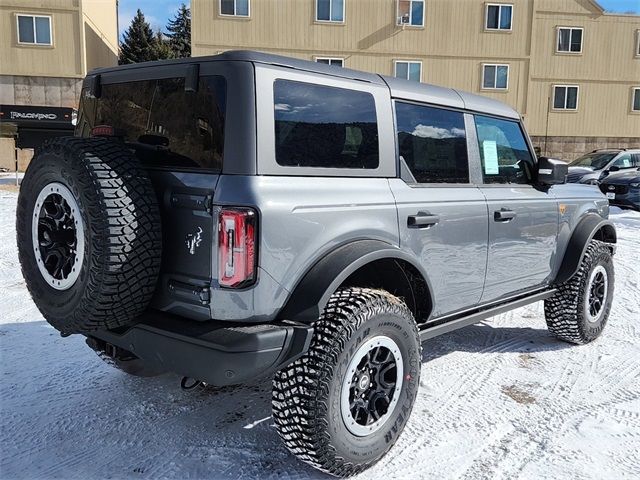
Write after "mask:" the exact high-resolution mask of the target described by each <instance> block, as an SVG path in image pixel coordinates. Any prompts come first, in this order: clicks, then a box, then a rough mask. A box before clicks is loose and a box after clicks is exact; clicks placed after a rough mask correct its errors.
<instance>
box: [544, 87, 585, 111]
mask: <svg viewBox="0 0 640 480" xmlns="http://www.w3.org/2000/svg"><path fill="white" fill-rule="evenodd" d="M574 87H575V89H576V108H567V99H568V98H569V95H568V91H569V90H568V89H569V88H574ZM556 88H564V89H565V95H564V108H557V107H556ZM579 107H580V85H553V88H552V95H551V108H552V109H553V110H555V111H557V112H577V111H578V108H579Z"/></svg>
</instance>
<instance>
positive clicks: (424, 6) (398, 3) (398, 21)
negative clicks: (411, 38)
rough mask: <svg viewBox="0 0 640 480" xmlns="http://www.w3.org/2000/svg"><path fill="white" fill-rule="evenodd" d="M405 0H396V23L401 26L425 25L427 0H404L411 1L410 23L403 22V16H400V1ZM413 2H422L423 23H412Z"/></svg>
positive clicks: (416, 26) (417, 26)
mask: <svg viewBox="0 0 640 480" xmlns="http://www.w3.org/2000/svg"><path fill="white" fill-rule="evenodd" d="M401 1H403V0H396V25H397V26H399V27H415V28H419V27H424V17H425V16H426V15H425V8H426V3H427V2H426V0H404V1H408V2H409V23H402V21H401V18H402V17H401V16H400V2H401ZM413 2H420V3H422V23H417V24H415V25H414V24H413V23H411V20H412V18H411V17H412V16H413V8H411V7H413Z"/></svg>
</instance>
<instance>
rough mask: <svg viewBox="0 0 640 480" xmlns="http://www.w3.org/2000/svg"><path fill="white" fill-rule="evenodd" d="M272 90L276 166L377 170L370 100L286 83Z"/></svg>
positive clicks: (355, 93)
mask: <svg viewBox="0 0 640 480" xmlns="http://www.w3.org/2000/svg"><path fill="white" fill-rule="evenodd" d="M273 90H274V110H275V111H274V115H275V147H276V162H277V163H278V165H281V166H287V167H320V168H351V169H376V168H378V164H379V151H378V125H377V123H376V108H375V102H374V98H373V95H371V94H370V93H367V92H360V91H356V90H349V89H344V88H337V87H327V86H322V85H315V84H310V83H304V82H296V81H291V80H276V81H275V83H274V87H273Z"/></svg>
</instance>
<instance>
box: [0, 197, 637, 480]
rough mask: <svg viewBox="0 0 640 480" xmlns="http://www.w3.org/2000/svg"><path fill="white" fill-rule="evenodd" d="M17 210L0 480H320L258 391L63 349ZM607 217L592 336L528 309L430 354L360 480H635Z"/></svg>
mask: <svg viewBox="0 0 640 480" xmlns="http://www.w3.org/2000/svg"><path fill="white" fill-rule="evenodd" d="M15 205H16V194H15V193H13V192H7V191H3V190H0V292H1V293H2V307H0V379H1V381H0V478H3V479H9V478H65V479H71V478H79V479H94V478H135V479H137V478H159V477H162V478H180V479H189V478H240V477H242V478H268V477H278V478H282V477H284V478H327V477H326V476H325V475H323V474H320V473H318V472H316V471H314V470H313V469H311V468H310V467H307V466H306V465H304V464H302V463H300V462H298V461H297V460H296V459H295V458H294V457H292V456H290V455H289V454H288V453H287V451H286V450H285V448H284V447H283V446H282V444H281V443H280V441H279V438H278V436H277V434H276V431H275V428H274V426H273V421H272V420H271V418H270V406H269V396H270V390H269V383H268V382H263V383H261V384H258V385H251V386H245V387H236V388H226V389H214V388H211V387H208V388H207V389H203V390H198V391H195V392H183V391H181V390H180V387H179V378H178V377H177V376H175V375H164V376H161V377H156V378H150V379H141V378H135V377H129V376H127V375H125V374H123V373H120V372H118V371H116V370H113V369H112V368H110V367H109V366H107V365H106V364H104V363H103V362H102V361H101V360H100V359H99V358H98V357H97V356H96V355H95V354H94V353H93V352H92V351H91V350H89V348H87V347H86V346H85V345H84V342H83V339H82V338H81V337H79V336H72V337H69V338H66V339H63V338H61V337H60V336H59V335H58V334H57V332H56V331H55V330H53V329H52V328H51V327H49V326H48V324H47V323H46V322H45V321H44V320H43V318H42V316H41V315H40V313H39V312H38V310H37V309H36V308H35V306H34V305H33V303H32V302H31V299H30V298H29V295H28V293H27V291H26V288H25V285H24V281H23V280H22V276H21V274H20V269H19V265H18V258H17V253H16V245H15V233H14V221H15V220H14V218H15V217H14V215H15ZM612 218H613V220H614V222H615V223H616V226H617V228H618V234H619V243H618V245H619V247H618V253H617V255H616V260H615V267H616V275H617V280H616V296H615V301H614V305H613V309H612V312H611V317H610V320H609V322H610V323H609V325H608V326H607V328H606V330H605V332H604V334H603V336H602V337H601V338H600V339H599V340H598V341H596V342H595V343H593V344H591V345H586V346H581V347H575V346H571V345H568V344H565V343H561V342H559V341H556V340H555V339H553V338H552V337H551V336H550V335H549V333H547V330H546V328H545V323H544V318H543V315H542V305H541V304H540V303H538V304H535V305H532V306H529V307H525V308H521V309H519V310H517V311H514V312H510V313H507V314H503V315H500V316H497V317H494V318H492V319H491V320H489V321H486V322H483V323H482V324H479V325H475V326H471V327H467V328H465V329H463V330H459V331H457V332H453V333H450V334H447V335H444V336H441V337H439V338H435V339H432V340H429V341H428V342H426V343H425V344H424V363H423V368H422V380H421V387H420V390H419V394H418V399H417V402H416V405H415V408H414V411H413V415H412V418H411V420H410V421H409V424H408V426H407V428H406V430H405V432H404V434H403V435H402V437H401V439H400V441H399V442H398V444H397V445H396V446H395V447H394V448H393V449H392V450H391V452H390V453H389V455H388V456H387V457H385V458H384V459H383V460H382V461H381V462H380V463H378V464H377V465H376V466H375V467H373V468H372V469H371V470H369V471H367V472H366V473H365V474H363V475H362V478H384V479H387V478H407V477H411V478H425V479H458V478H460V479H473V480H475V479H483V478H486V479H512V478H521V479H530V478H531V479H534V478H535V479H536V480H540V479H559V478H562V479H569V478H579V479H583V478H594V479H601V478H611V479H619V478H640V326H639V325H638V322H640V315H639V313H640V293H639V287H640V273H639V263H640V262H639V256H638V245H639V243H640V214H637V213H630V212H623V211H621V210H619V209H613V212H612Z"/></svg>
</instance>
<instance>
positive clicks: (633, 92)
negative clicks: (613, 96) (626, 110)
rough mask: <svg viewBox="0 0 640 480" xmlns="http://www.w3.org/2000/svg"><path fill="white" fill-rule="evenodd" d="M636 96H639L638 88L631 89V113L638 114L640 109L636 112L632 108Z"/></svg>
mask: <svg viewBox="0 0 640 480" xmlns="http://www.w3.org/2000/svg"><path fill="white" fill-rule="evenodd" d="M636 94H637V95H638V96H640V87H631V113H640V109H638V110H636V109H634V108H633V104H634V100H635V98H636Z"/></svg>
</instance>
